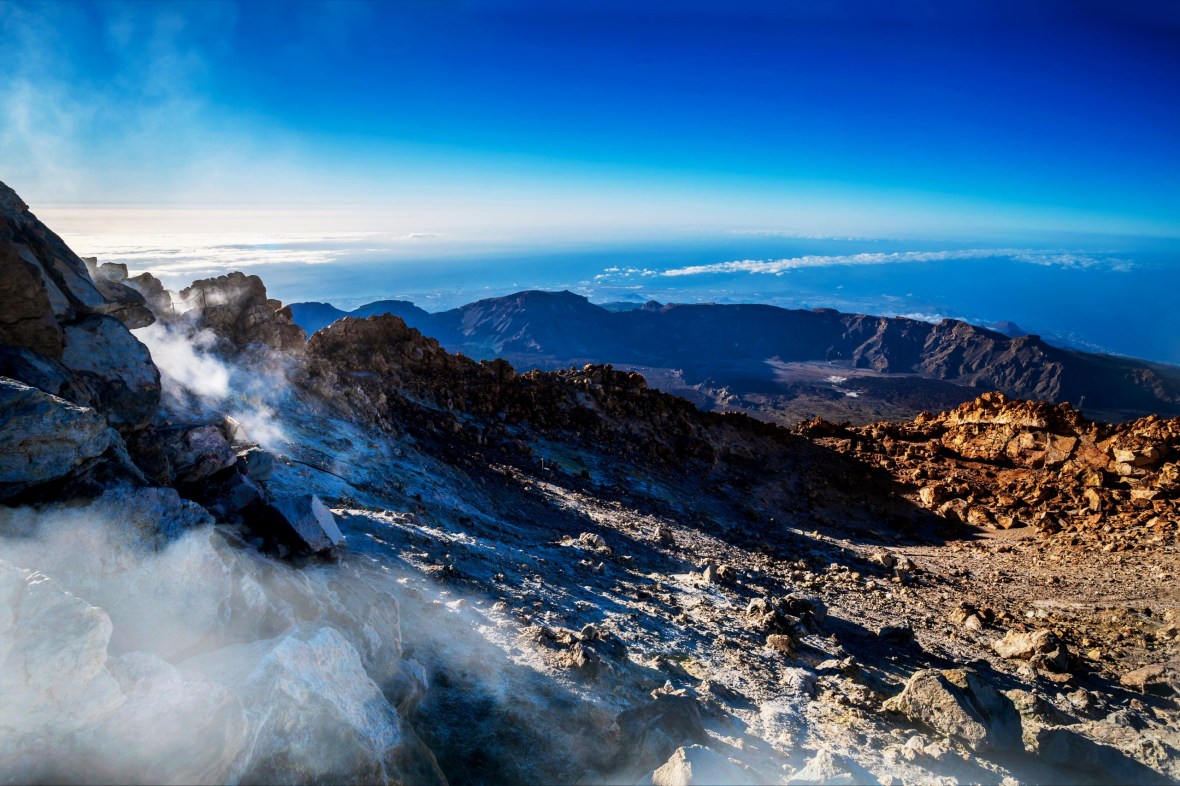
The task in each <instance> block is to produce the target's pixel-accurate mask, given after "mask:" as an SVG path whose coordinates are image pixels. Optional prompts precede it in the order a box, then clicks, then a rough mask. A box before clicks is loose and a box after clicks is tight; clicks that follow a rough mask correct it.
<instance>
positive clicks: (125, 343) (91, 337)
mask: <svg viewBox="0 0 1180 786" xmlns="http://www.w3.org/2000/svg"><path fill="white" fill-rule="evenodd" d="M62 364H63V365H65V366H66V368H69V369H70V370H71V371H73V372H75V373H76V374H78V375H79V376H80V377H81V378H82V379H84V380H85V381H86V382H88V383H89V384H90V386H91V387H92V388H93V389H94V391H95V394H96V395H97V397H98V404H99V407H100V408H101V409H102V410H103V412H105V413H106V415H107V419H108V420H109V421H110V423H111V425H112V426H114V427H115V428H118V429H120V430H132V431H133V430H135V429H139V428H142V427H143V426H145V425H146V424H147V422H148V421H149V420H151V417H152V415H154V414H155V413H156V410H157V409H158V408H159V405H160V372H159V370H158V369H157V368H156V366H155V364H154V363H153V362H152V356H151V353H149V352H148V348H147V347H145V346H144V345H143V344H142V343H141V342H140V341H139V339H137V338H136V337H135V336H133V335H131V332H130V331H129V330H127V328H125V327H124V326H123V324H122V323H121V322H119V321H118V320H117V319H115V318H114V317H109V316H103V315H99V314H92V315H90V316H88V317H86V318H85V319H82V320H81V321H79V322H76V323H73V324H71V325H67V326H66V328H65V350H64V352H63V354H62Z"/></svg>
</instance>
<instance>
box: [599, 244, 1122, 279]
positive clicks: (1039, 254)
mask: <svg viewBox="0 0 1180 786" xmlns="http://www.w3.org/2000/svg"><path fill="white" fill-rule="evenodd" d="M956 259H963V260H978V259H1012V260H1015V261H1017V262H1024V263H1027V264H1032V265H1042V266H1046V267H1059V268H1065V269H1073V270H1088V269H1103V270H1114V271H1120V272H1125V271H1127V270H1130V269H1131V267H1132V266H1133V263H1132V262H1130V261H1129V260H1127V259H1123V258H1116V257H1104V256H1100V255H1089V254H1079V253H1074V252H1069V251H1039V250H1028V249H1010V248H975V249H962V250H949V251H894V252H871V253H863V254H836V255H807V256H799V257H790V258H787V259H743V260H733V261H728V262H717V263H713V264H707V265H688V266H686V267H679V268H670V269H668V270H664V271H662V272H660V273H659V275H661V276H667V277H678V276H697V275H707V274H717V273H756V274H764V275H776V276H781V275H783V274H784V273H786V272H788V271H790V270H800V269H804V268H819V267H841V266H843V267H851V266H859V265H892V264H911V263H921V262H946V261H951V260H956ZM603 272H604V273H615V274H622V275H632V274H634V273H638V274H640V275H649V272H648V271H639V270H635V271H633V270H618V269H616V270H613V271H612V270H606V271H603Z"/></svg>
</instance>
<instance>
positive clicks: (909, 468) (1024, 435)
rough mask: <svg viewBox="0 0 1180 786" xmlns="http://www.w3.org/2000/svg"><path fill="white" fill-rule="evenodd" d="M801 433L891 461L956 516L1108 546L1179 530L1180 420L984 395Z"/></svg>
mask: <svg viewBox="0 0 1180 786" xmlns="http://www.w3.org/2000/svg"><path fill="white" fill-rule="evenodd" d="M795 433H797V434H800V435H805V436H808V437H810V438H813V439H815V440H816V441H817V442H819V443H821V444H825V445H829V446H831V447H834V448H835V449H837V450H839V451H841V452H844V453H848V454H850V455H852V456H855V457H857V458H858V459H860V460H861V461H864V462H866V463H868V464H871V465H873V466H875V467H879V468H882V469H885V470H887V471H888V472H890V473H891V474H892V475H893V476H894V477H895V478H896V479H897V480H898V481H899V482H901V483H902V484H904V485H905V486H906V487H907V488H909V489H910V490H911V493H912V494H913V497H914V499H915V500H916V501H917V503H918V504H920V505H921V506H923V507H925V508H928V509H930V510H932V511H934V512H936V513H937V514H939V515H941V516H943V517H945V518H947V519H950V520H952V521H954V522H956V523H965V524H970V525H974V526H981V527H985V528H1002V529H1010V528H1013V527H1032V528H1035V529H1036V531H1037V532H1039V533H1041V534H1043V535H1045V536H1047V537H1053V538H1056V539H1060V540H1065V541H1067V542H1070V543H1073V544H1081V543H1084V542H1096V543H1097V544H1098V545H1099V546H1100V547H1102V548H1104V549H1105V550H1107V551H1119V550H1124V549H1128V548H1132V547H1143V546H1152V545H1154V546H1160V545H1164V544H1168V543H1173V542H1175V541H1176V540H1177V538H1180V525H1178V523H1177V522H1180V464H1178V463H1177V459H1178V458H1180V420H1176V419H1172V420H1168V419H1162V418H1159V417H1156V416H1150V417H1146V418H1142V419H1140V420H1136V421H1132V422H1130V423H1123V424H1114V425H1110V424H1103V423H1098V422H1094V421H1090V420H1088V419H1086V418H1084V417H1082V415H1080V414H1079V413H1078V412H1077V411H1076V410H1074V409H1073V408H1071V407H1070V406H1069V405H1067V404H1060V405H1052V404H1047V403H1043V402H1029V401H1016V400H1012V399H1009V398H1008V397H1007V396H1005V395H1003V394H1002V393H985V394H984V395H982V396H980V397H979V398H978V399H976V400H975V401H972V402H969V403H967V404H963V405H962V406H960V407H958V408H957V409H954V410H951V411H949V412H944V413H940V414H937V415H933V414H928V413H927V414H923V415H921V416H919V417H918V418H917V419H915V420H914V421H913V422H912V423H877V424H873V425H870V426H863V427H851V426H848V425H843V426H836V425H833V424H830V423H825V422H823V421H810V422H807V423H801V424H799V425H798V426H797V427H796V428H795Z"/></svg>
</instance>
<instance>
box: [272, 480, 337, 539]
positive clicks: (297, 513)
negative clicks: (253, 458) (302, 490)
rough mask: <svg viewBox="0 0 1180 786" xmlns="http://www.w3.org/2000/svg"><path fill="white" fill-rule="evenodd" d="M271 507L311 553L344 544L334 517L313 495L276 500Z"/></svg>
mask: <svg viewBox="0 0 1180 786" xmlns="http://www.w3.org/2000/svg"><path fill="white" fill-rule="evenodd" d="M273 507H274V509H275V510H276V511H277V512H278V513H279V514H280V515H281V516H282V517H283V519H284V520H285V521H286V523H287V524H288V525H289V526H290V528H291V530H292V531H293V532H294V533H295V534H296V535H298V536H299V539H300V540H301V541H302V542H303V543H304V544H305V545H306V546H307V548H308V549H310V550H311V551H313V552H319V551H327V550H328V549H330V548H332V547H333V546H338V545H340V544H341V543H343V542H344V536H343V535H342V534H340V528H339V527H337V526H336V517H335V516H334V515H333V514H332V511H330V510H328V508H327V506H326V505H324V503H323V502H321V501H320V498H319V497H317V496H316V495H315V494H304V495H302V496H298V497H285V498H283V499H278V500H275V502H274V505H273Z"/></svg>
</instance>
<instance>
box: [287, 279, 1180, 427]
mask: <svg viewBox="0 0 1180 786" xmlns="http://www.w3.org/2000/svg"><path fill="white" fill-rule="evenodd" d="M291 309H292V314H293V317H294V320H295V321H296V322H297V323H298V324H300V325H301V326H303V327H304V328H305V329H306V331H307V333H308V334H309V335H310V334H312V333H314V332H316V331H317V330H320V329H322V328H323V327H326V326H327V325H329V324H331V322H332V321H334V320H335V319H339V318H343V317H345V316H353V317H363V316H372V315H376V314H380V313H391V314H393V315H395V316H400V317H402V318H403V319H404V320H405V321H406V322H407V324H409V325H410V326H411V327H415V328H418V329H420V330H421V331H422V332H423V333H425V334H427V335H429V336H432V337H434V338H437V339H438V340H439V342H440V343H441V344H442V345H443V346H444V347H446V348H447V349H449V350H451V351H453V352H463V353H466V354H468V355H470V356H472V357H475V358H477V359H492V358H497V357H499V358H505V359H508V360H510V361H511V362H513V363H514V364H516V365H518V366H519V367H522V368H531V367H538V368H542V369H558V368H562V367H568V366H569V365H571V364H576V365H581V364H584V363H587V362H590V363H611V364H614V365H615V366H619V367H626V368H630V369H632V370H641V371H643V372H644V373H646V374H647V375H648V376H649V377H651V379H650V380H649V382H651V383H652V384H653V386H654V387H659V388H661V389H666V390H669V391H671V392H678V393H681V394H683V395H688V396H690V397H692V398H693V399H694V400H696V401H697V403H698V404H700V405H702V406H706V407H708V408H711V409H717V410H720V411H740V412H746V413H748V414H752V415H755V416H757V417H761V418H763V419H766V420H770V421H772V422H779V423H783V424H786V425H793V424H794V423H795V422H797V421H799V420H807V419H810V418H811V417H813V416H815V415H816V414H819V415H822V416H824V417H826V418H827V419H830V420H831V419H835V420H841V419H852V420H854V421H856V422H858V423H861V424H864V423H868V422H872V421H874V420H880V419H890V420H893V419H905V418H910V417H913V416H914V415H916V414H918V413H919V412H921V411H923V410H926V409H936V408H949V407H953V406H956V405H958V404H960V403H963V402H965V401H969V400H971V399H973V398H975V397H976V396H977V395H979V393H981V392H985V391H989V390H998V391H1000V392H1003V393H1004V394H1006V395H1009V396H1012V397H1014V398H1024V399H1033V400H1039V401H1050V402H1053V403H1062V402H1067V401H1069V402H1073V403H1074V404H1076V405H1079V406H1080V405H1083V404H1084V406H1085V409H1086V411H1087V412H1089V413H1095V414H1097V415H1101V416H1103V417H1106V418H1108V419H1118V420H1124V419H1134V418H1135V417H1140V416H1143V415H1146V414H1151V413H1157V414H1166V415H1178V414H1180V369H1177V368H1176V367H1173V366H1167V365H1164V364H1155V363H1149V362H1145V361H1137V360H1132V359H1128V358H1118V357H1113V356H1107V355H1098V354H1092V353H1085V352H1078V351H1074V350H1069V349H1062V348H1060V347H1056V346H1052V345H1050V344H1048V343H1046V342H1045V341H1043V340H1042V339H1041V338H1040V337H1039V336H1035V335H1028V334H1024V333H1019V334H1018V335H1015V336H1009V335H1006V334H1004V333H1000V332H997V331H994V330H990V329H987V328H984V327H979V326H976V325H971V324H968V323H967V322H963V321H960V320H954V319H945V320H942V321H941V322H938V323H937V324H931V323H928V322H923V321H920V320H915V319H909V318H905V317H880V316H869V315H865V314H845V313H840V312H837V311H835V310H833V309H815V310H810V311H808V310H798V309H785V308H779V307H776V306H769V305H756V304H746V305H728V304H712V303H710V304H670V305H662V304H659V303H649V304H647V305H646V306H644V307H642V308H630V309H626V310H616V311H612V310H609V309H607V308H603V307H601V306H598V305H595V304H593V303H590V302H589V301H588V300H587V299H586V298H585V297H583V296H581V295H577V294H574V293H572V292H542V291H527V292H519V293H516V294H513V295H508V296H505V297H498V298H488V299H485V300H480V301H477V302H474V303H470V304H468V305H465V306H462V307H460V308H456V309H451V310H449V311H443V312H439V313H433V314H431V313H427V312H426V311H423V310H422V309H420V308H417V307H415V306H414V305H413V304H412V303H407V302H405V301H381V302H377V303H371V304H368V305H366V306H362V307H361V308H358V309H356V310H355V311H353V312H348V313H346V312H343V311H340V310H338V309H333V308H332V307H331V306H329V305H327V304H324V303H296V304H293V305H292V306H291Z"/></svg>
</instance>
